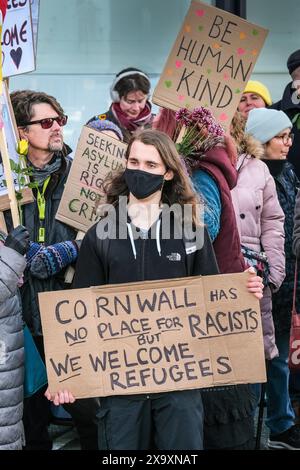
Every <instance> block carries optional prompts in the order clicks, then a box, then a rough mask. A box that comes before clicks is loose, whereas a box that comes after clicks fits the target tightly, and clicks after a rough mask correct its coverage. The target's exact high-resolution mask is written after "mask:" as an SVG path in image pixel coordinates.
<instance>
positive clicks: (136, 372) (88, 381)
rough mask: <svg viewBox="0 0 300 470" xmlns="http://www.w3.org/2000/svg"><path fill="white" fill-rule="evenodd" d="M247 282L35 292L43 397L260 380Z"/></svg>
mask: <svg viewBox="0 0 300 470" xmlns="http://www.w3.org/2000/svg"><path fill="white" fill-rule="evenodd" d="M247 276H248V274H246V273H239V274H226V275H218V276H205V277H190V278H184V279H183V278H182V279H172V280H163V281H148V282H140V283H130V284H119V285H110V286H103V287H98V288H90V289H77V290H69V291H58V292H45V293H42V294H39V302H40V309H41V318H42V326H43V334H44V343H45V352H46V365H47V372H48V379H49V386H50V390H51V391H52V392H55V391H58V390H61V389H65V388H67V389H69V390H70V391H71V392H72V393H73V394H74V396H75V397H78V398H80V397H95V396H109V395H114V394H116V395H126V394H136V393H157V392H166V391H170V390H184V389H192V388H201V387H210V386H217V385H222V384H234V383H261V382H265V381H266V374H265V359H264V348H263V338H262V328H261V318H260V309H259V302H258V300H257V299H255V297H254V296H253V295H252V294H250V293H249V292H248V291H247V289H246V279H247Z"/></svg>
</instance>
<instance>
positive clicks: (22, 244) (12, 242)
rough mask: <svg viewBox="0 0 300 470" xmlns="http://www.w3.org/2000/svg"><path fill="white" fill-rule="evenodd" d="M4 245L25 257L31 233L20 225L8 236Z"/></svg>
mask: <svg viewBox="0 0 300 470" xmlns="http://www.w3.org/2000/svg"><path fill="white" fill-rule="evenodd" d="M4 245H5V246H7V247H8V248H12V249H13V250H15V251H17V252H18V253H20V255H25V253H26V251H27V250H28V248H29V233H28V231H27V229H26V228H25V227H23V225H18V227H16V228H15V229H14V230H12V231H11V232H10V233H9V234H8V235H7V237H6V240H5V242H4Z"/></svg>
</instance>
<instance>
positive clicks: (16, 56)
mask: <svg viewBox="0 0 300 470" xmlns="http://www.w3.org/2000/svg"><path fill="white" fill-rule="evenodd" d="M10 57H11V58H12V60H13V62H14V64H15V66H16V67H17V69H18V68H19V65H20V62H21V58H22V49H21V47H18V48H17V49H12V50H11V51H10Z"/></svg>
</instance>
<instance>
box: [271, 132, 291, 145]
mask: <svg viewBox="0 0 300 470" xmlns="http://www.w3.org/2000/svg"><path fill="white" fill-rule="evenodd" d="M275 139H281V140H282V142H283V143H284V145H288V144H289V143H290V142H291V144H292V143H293V141H294V134H284V135H275Z"/></svg>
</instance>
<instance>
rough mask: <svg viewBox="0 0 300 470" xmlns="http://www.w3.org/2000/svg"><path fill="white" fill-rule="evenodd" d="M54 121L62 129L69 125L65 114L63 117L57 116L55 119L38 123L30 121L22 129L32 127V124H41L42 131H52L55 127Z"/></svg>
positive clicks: (42, 120) (47, 119)
mask: <svg viewBox="0 0 300 470" xmlns="http://www.w3.org/2000/svg"><path fill="white" fill-rule="evenodd" d="M54 121H56V122H57V124H58V125H59V126H60V127H63V126H65V125H66V124H67V121H68V116H66V115H65V114H64V115H63V116H57V117H55V118H45V119H38V120H37V121H29V122H25V123H24V124H23V125H22V126H21V127H26V126H31V125H32V124H40V125H41V127H42V129H50V128H51V127H52V126H53V123H54Z"/></svg>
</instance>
